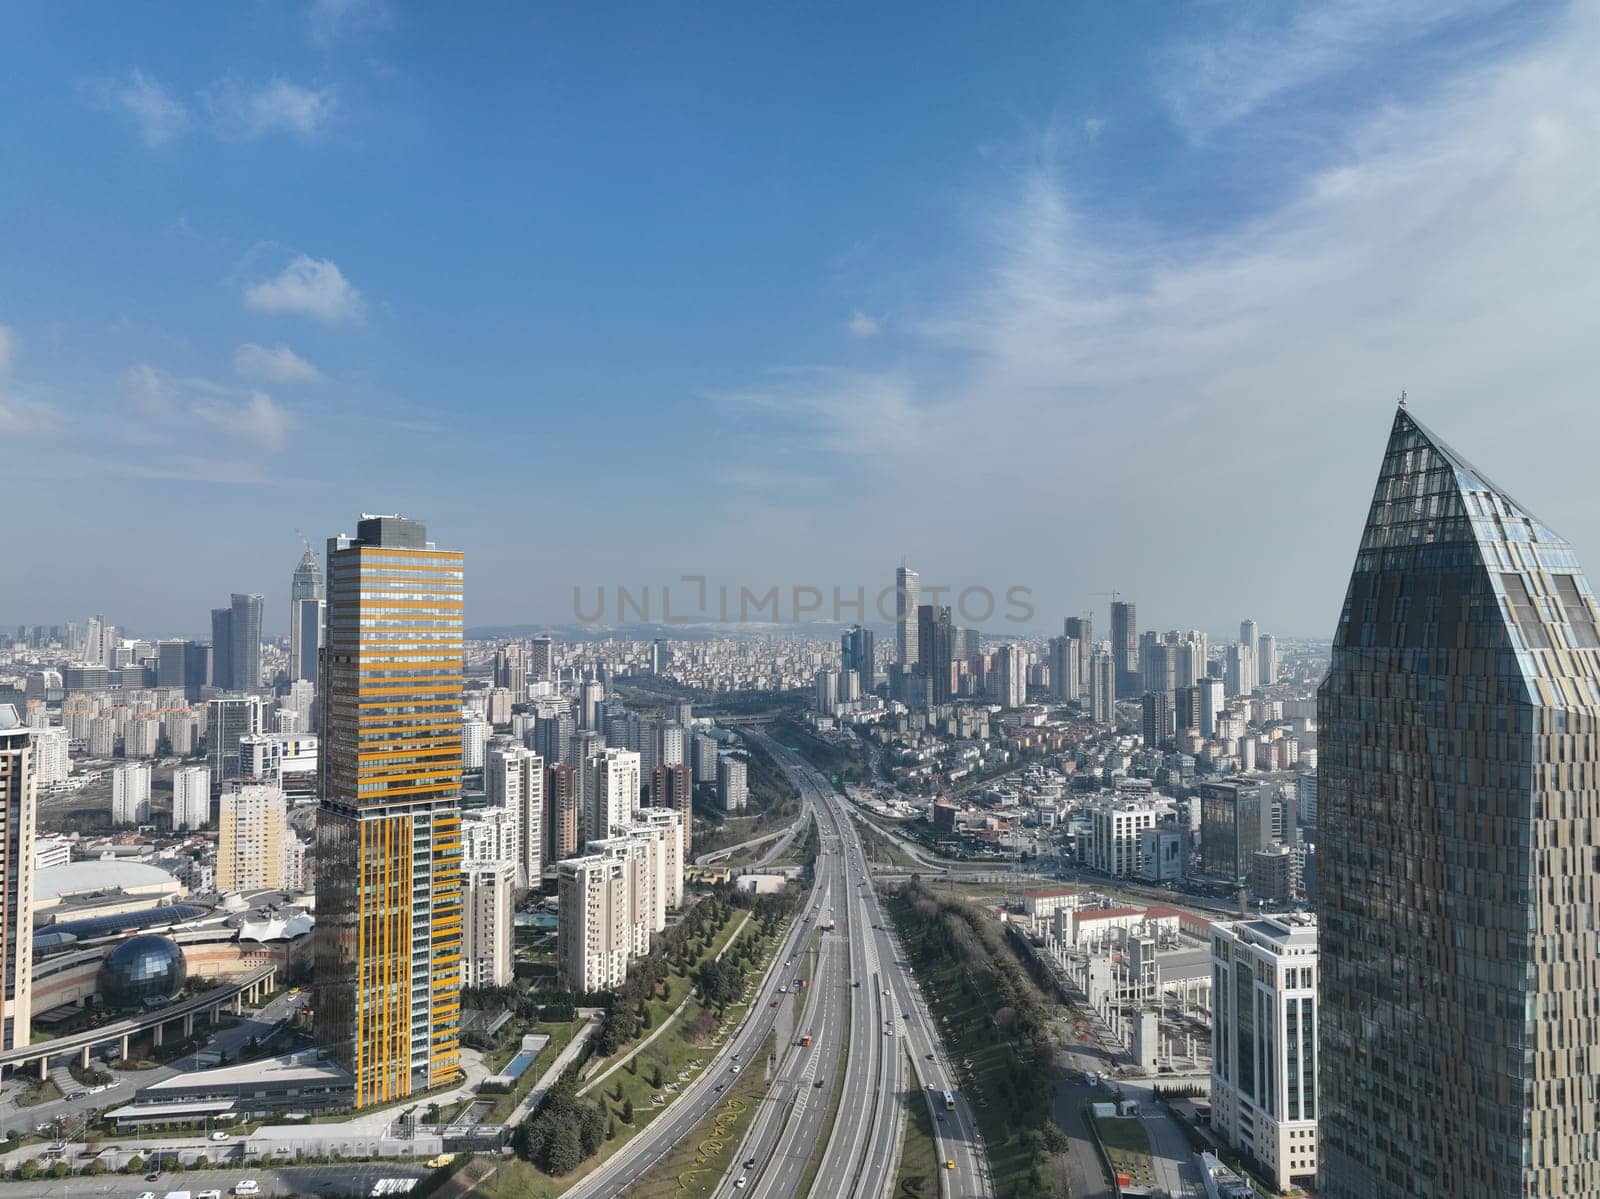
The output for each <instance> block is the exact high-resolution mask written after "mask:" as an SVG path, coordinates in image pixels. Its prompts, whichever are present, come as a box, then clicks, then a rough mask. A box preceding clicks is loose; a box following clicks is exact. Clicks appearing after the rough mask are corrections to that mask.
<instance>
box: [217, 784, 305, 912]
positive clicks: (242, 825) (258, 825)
mask: <svg viewBox="0 0 1600 1199" xmlns="http://www.w3.org/2000/svg"><path fill="white" fill-rule="evenodd" d="M290 835H291V834H290V833H289V824H288V803H287V801H286V800H285V799H284V795H283V792H282V791H281V790H280V789H279V788H277V787H275V786H273V785H272V784H270V783H256V782H245V781H243V780H239V779H235V780H233V781H232V782H230V783H228V784H227V785H226V786H225V787H224V788H223V790H222V796H221V798H220V799H219V800H218V801H217V890H218V891H220V892H229V891H263V890H281V889H282V888H283V887H284V885H285V883H284V874H283V868H284V845H285V843H286V842H287V840H288V838H289V836H290Z"/></svg>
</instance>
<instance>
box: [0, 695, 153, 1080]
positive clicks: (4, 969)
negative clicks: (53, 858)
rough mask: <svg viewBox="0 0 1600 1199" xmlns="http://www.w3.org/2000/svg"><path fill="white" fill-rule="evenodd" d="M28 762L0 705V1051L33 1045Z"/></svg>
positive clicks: (17, 730)
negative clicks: (31, 1043) (30, 1043)
mask: <svg viewBox="0 0 1600 1199" xmlns="http://www.w3.org/2000/svg"><path fill="white" fill-rule="evenodd" d="M32 758H33V747H32V743H31V741H30V740H29V736H28V728H27V726H26V725H25V724H24V723H23V722H22V719H21V717H19V716H18V715H17V709H16V707H15V706H14V705H12V704H0V822H3V824H0V1049H18V1048H21V1047H22V1046H24V1045H27V1044H28V1043H29V1042H30V1041H31V1040H32V1010H33V871H34V838H35V828H34V818H35V815H36V808H37V790H36V787H35V784H34V780H33V768H32ZM146 769H148V767H147V768H146Z"/></svg>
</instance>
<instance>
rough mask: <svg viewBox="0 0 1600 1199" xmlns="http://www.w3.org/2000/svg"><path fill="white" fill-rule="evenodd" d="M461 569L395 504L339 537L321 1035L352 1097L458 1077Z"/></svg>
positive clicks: (327, 705)
mask: <svg viewBox="0 0 1600 1199" xmlns="http://www.w3.org/2000/svg"><path fill="white" fill-rule="evenodd" d="M462 565H463V564H462V555H461V554H460V552H458V551H454V550H442V549H439V548H437V547H436V546H435V545H434V543H432V542H430V541H429V540H428V539H427V530H426V528H425V527H424V526H423V524H422V523H421V522H420V521H415V520H408V519H406V518H404V517H400V516H363V517H362V518H361V520H360V522H359V523H358V524H357V526H356V534H355V536H354V537H350V536H347V535H340V536H338V537H334V538H332V539H330V540H329V542H328V556H327V567H328V573H327V585H328V600H327V604H328V609H327V628H326V633H325V636H324V644H323V669H322V671H321V682H320V685H321V697H320V699H319V702H318V707H319V709H320V711H321V713H322V728H323V730H324V738H323V740H324V743H325V744H324V748H323V750H322V753H321V768H322V788H321V790H322V800H321V807H320V808H319V810H318V815H317V869H318V885H317V926H316V931H315V934H314V935H315V938H316V940H315V943H314V955H315V968H316V1004H315V1011H316V1027H315V1036H316V1040H317V1042H318V1043H319V1044H320V1045H322V1046H324V1047H326V1048H327V1049H328V1050H330V1051H331V1052H332V1054H333V1056H334V1058H335V1060H336V1061H338V1062H339V1064H340V1065H342V1066H344V1067H345V1068H346V1069H348V1070H350V1071H351V1072H352V1074H354V1076H355V1095H354V1099H355V1104H356V1106H357V1107H366V1106H369V1105H371V1104H376V1103H387V1102H389V1101H390V1100H394V1099H400V1098H404V1097H405V1096H407V1095H409V1094H411V1093H412V1092H413V1091H416V1090H424V1089H427V1088H429V1087H432V1086H441V1085H444V1084H446V1083H451V1082H454V1081H455V1080H456V1079H457V1078H458V1077H459V1075H460V1066H459V1057H460V1053H459V1042H460V1002H461V1000H460V992H461V856H460V855H461V848H460V846H461V760H462V745H461V742H462V731H461V691H462V644H461V633H462V627H461V613H462ZM384 947H387V948H384Z"/></svg>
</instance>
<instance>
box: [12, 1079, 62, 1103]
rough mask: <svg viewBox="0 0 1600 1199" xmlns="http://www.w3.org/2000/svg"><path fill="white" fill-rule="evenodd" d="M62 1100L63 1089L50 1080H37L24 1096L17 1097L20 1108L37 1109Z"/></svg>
mask: <svg viewBox="0 0 1600 1199" xmlns="http://www.w3.org/2000/svg"><path fill="white" fill-rule="evenodd" d="M60 1098H61V1088H60V1087H58V1086H56V1084H55V1081H54V1080H53V1079H49V1078H40V1079H35V1080H34V1081H33V1084H32V1085H31V1086H29V1087H28V1089H27V1090H26V1091H24V1092H22V1094H20V1095H18V1096H17V1106H18V1107H36V1106H38V1105H39V1104H41V1103H53V1102H55V1101H56V1100H57V1099H60Z"/></svg>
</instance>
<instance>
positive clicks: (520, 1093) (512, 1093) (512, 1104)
mask: <svg viewBox="0 0 1600 1199" xmlns="http://www.w3.org/2000/svg"><path fill="white" fill-rule="evenodd" d="M586 1023H588V1022H587V1021H585V1020H569V1021H567V1022H566V1023H565V1024H536V1025H535V1026H534V1027H533V1030H532V1031H534V1032H542V1033H545V1034H547V1035H548V1036H549V1038H550V1040H549V1043H548V1044H546V1045H545V1047H544V1048H543V1049H541V1050H539V1054H538V1056H537V1057H535V1058H534V1059H533V1061H531V1062H529V1063H528V1068H527V1069H526V1070H524V1071H523V1072H522V1077H521V1078H519V1079H517V1085H516V1086H515V1087H513V1088H512V1089H511V1090H509V1091H507V1092H506V1093H505V1094H504V1095H496V1096H495V1097H494V1106H493V1107H491V1108H490V1109H489V1114H488V1116H487V1117H485V1119H484V1123H485V1124H498V1123H500V1122H501V1121H502V1120H504V1119H505V1118H506V1117H507V1116H509V1115H510V1114H511V1113H512V1112H513V1111H515V1110H516V1106H517V1104H519V1103H521V1102H522V1100H523V1099H524V1098H525V1097H526V1096H527V1094H528V1092H529V1091H531V1090H533V1085H534V1084H535V1083H536V1082H538V1081H539V1079H540V1077H541V1076H542V1075H543V1074H544V1072H545V1071H546V1070H548V1069H549V1068H550V1063H551V1062H553V1061H555V1060H556V1055H557V1054H559V1053H560V1052H561V1051H562V1050H563V1049H565V1048H566V1047H567V1045H568V1043H569V1042H570V1041H571V1040H572V1038H573V1037H575V1036H577V1035H578V1030H579V1029H580V1028H582V1027H583V1026H584V1025H585V1024H586ZM521 1045H522V1038H521V1037H520V1036H519V1037H517V1038H516V1045H515V1047H516V1048H520V1047H521ZM510 1060H511V1057H510V1055H507V1057H506V1061H510ZM500 1064H501V1066H502V1067H504V1065H505V1062H502V1063H500Z"/></svg>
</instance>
